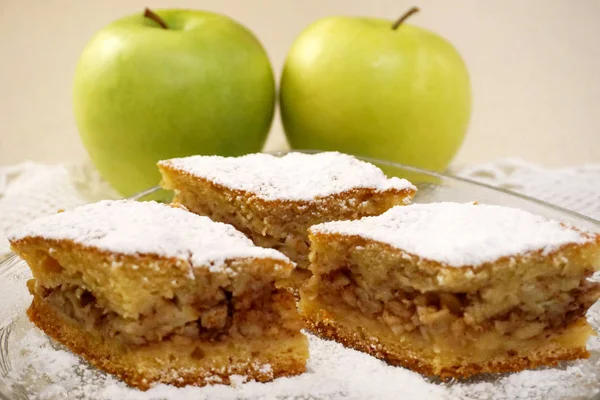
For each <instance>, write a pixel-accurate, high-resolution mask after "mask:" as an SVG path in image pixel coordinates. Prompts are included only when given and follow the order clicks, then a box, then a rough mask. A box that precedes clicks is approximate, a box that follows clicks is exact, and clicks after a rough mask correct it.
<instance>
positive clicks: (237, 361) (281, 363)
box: [27, 295, 308, 390]
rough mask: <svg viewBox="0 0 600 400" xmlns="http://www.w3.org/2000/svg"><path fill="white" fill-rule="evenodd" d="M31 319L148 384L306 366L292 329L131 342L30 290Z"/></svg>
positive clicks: (137, 383) (257, 376) (269, 375)
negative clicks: (85, 325) (84, 323)
mask: <svg viewBox="0 0 600 400" xmlns="http://www.w3.org/2000/svg"><path fill="white" fill-rule="evenodd" d="M27 315H28V316H29V319H30V320H31V321H32V322H33V323H34V324H35V325H36V326H37V327H38V328H40V329H41V330H43V331H44V332H45V333H46V334H47V335H48V336H50V337H51V338H52V339H54V340H56V341H57V342H59V343H61V344H62V345H64V346H66V347H67V348H68V349H69V350H71V351H72V352H73V353H76V354H79V355H81V356H82V357H83V358H85V359H86V360H87V361H88V362H89V363H90V364H91V365H93V366H95V367H96V368H99V369H102V370H104V371H106V372H109V373H111V374H114V375H116V376H118V377H119V378H120V379H122V380H123V381H125V382H126V383H127V384H129V385H130V386H134V387H137V388H139V389H141V390H146V389H148V388H150V387H151V385H152V383H154V382H162V383H168V384H171V385H174V386H186V385H196V386H204V385H209V384H229V383H230V380H229V379H230V376H232V375H240V376H244V377H247V378H248V379H249V380H256V381H258V382H267V381H270V380H273V379H274V378H276V377H280V376H291V375H297V374H300V373H302V372H304V371H305V370H306V365H305V364H306V359H307V358H308V341H307V338H306V336H304V335H303V334H301V333H299V332H296V333H294V334H291V335H287V334H281V335H280V336H278V337H275V338H273V339H272V340H269V341H265V340H264V339H261V338H255V339H251V340H247V339H233V338H228V339H226V340H223V341H218V342H215V341H211V340H198V339H193V338H190V337H186V336H180V335H174V336H171V337H169V338H168V340H164V341H161V342H157V343H153V344H150V345H146V346H138V347H130V346H127V345H124V344H123V343H120V342H118V341H114V340H112V339H109V338H106V337H105V336H102V335H99V334H97V333H96V332H94V331H90V330H87V329H82V327H81V325H79V324H78V323H76V322H73V321H71V320H69V319H66V318H64V316H63V315H62V314H61V313H60V312H57V310H56V309H55V308H53V307H51V306H50V305H48V304H47V303H45V302H43V301H41V300H40V299H39V297H38V296H35V295H34V299H33V303H32V304H31V306H30V307H29V309H28V310H27Z"/></svg>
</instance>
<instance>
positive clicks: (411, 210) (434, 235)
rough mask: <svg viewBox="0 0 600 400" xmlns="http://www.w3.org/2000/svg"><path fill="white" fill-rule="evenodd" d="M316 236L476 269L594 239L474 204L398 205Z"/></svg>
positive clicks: (318, 228)
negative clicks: (367, 242) (352, 238)
mask: <svg viewBox="0 0 600 400" xmlns="http://www.w3.org/2000/svg"><path fill="white" fill-rule="evenodd" d="M310 231H311V232H313V233H340V234H343V235H358V236H362V237H365V238H369V239H373V240H377V241H380V242H383V243H387V244H390V245H392V246H394V247H397V248H399V249H402V250H404V251H406V252H407V253H410V254H413V255H416V256H418V257H421V258H424V259H428V260H432V261H437V262H440V263H443V264H445V265H448V266H455V267H461V266H467V265H472V266H478V265H481V264H483V263H486V262H493V261H495V260H497V259H498V258H500V257H505V256H514V255H519V254H525V253H528V252H531V251H537V250H542V251H543V252H544V253H546V254H547V253H549V252H551V251H553V250H556V249H558V248H559V247H561V246H563V245H566V244H569V243H585V242H589V241H591V240H593V238H594V235H593V234H589V233H584V232H581V231H578V230H575V229H573V228H570V227H566V226H564V225H562V224H561V223H560V222H558V221H553V220H548V219H545V218H543V217H540V216H537V215H534V214H531V213H528V212H526V211H523V210H518V209H513V208H508V207H501V206H494V205H479V204H473V203H431V204H413V205H409V206H404V207H394V208H392V209H390V210H388V211H387V212H385V213H384V214H382V215H380V216H377V217H366V218H363V219H361V220H358V221H336V222H328V223H324V224H319V225H315V226H313V227H311V228H310Z"/></svg>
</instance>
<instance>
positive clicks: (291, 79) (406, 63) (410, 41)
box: [280, 8, 471, 170]
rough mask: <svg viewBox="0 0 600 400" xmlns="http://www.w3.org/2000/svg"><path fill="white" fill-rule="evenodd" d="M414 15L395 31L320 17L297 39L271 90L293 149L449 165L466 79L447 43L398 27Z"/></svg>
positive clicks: (462, 120)
mask: <svg viewBox="0 0 600 400" xmlns="http://www.w3.org/2000/svg"><path fill="white" fill-rule="evenodd" d="M417 11H418V9H417V8H412V9H411V10H409V11H408V12H407V13H406V14H404V15H403V16H402V17H401V18H399V19H398V20H396V22H391V21H387V20H384V19H375V18H357V17H329V18H324V19H321V20H319V21H317V22H315V23H313V24H312V25H310V26H309V27H308V28H307V29H306V30H305V31H304V32H302V33H301V35H300V36H299V37H298V38H297V40H296V41H295V42H294V44H293V46H292V48H291V50H290V51H289V54H288V56H287V59H286V62H285V66H284V69H283V73H282V76H281V87H280V106H281V117H282V122H283V127H284V130H285V133H286V136H287V138H288V140H289V142H290V145H291V146H292V147H293V148H304V149H319V150H338V151H342V152H346V153H351V154H356V155H362V156H369V157H375V158H381V159H385V160H392V161H397V162H400V163H404V164H409V165H415V166H419V167H424V168H429V169H433V170H442V169H444V168H445V167H446V166H447V165H448V164H449V162H450V161H451V160H452V158H453V156H454V155H455V153H456V152H457V151H458V149H459V147H460V145H461V143H462V142H463V139H464V136H465V133H466V131H467V126H468V122H469V117H470V113H471V86H470V81H469V74H468V72H467V68H466V66H465V63H464V62H463V60H462V58H461V56H460V55H459V53H458V52H457V51H456V49H455V48H454V47H453V46H452V45H451V44H450V43H449V42H448V41H446V40H445V39H443V38H442V37H440V36H438V35H436V34H434V33H432V32H430V31H428V30H425V29H423V28H419V27H417V26H412V25H409V24H407V23H406V19H407V18H408V17H409V16H411V15H412V14H414V13H415V12H417Z"/></svg>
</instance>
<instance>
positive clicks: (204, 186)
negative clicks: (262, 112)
mask: <svg viewBox="0 0 600 400" xmlns="http://www.w3.org/2000/svg"><path fill="white" fill-rule="evenodd" d="M158 167H159V169H160V171H161V173H162V177H163V178H162V185H163V187H165V188H167V189H172V190H174V191H175V198H174V202H176V203H180V204H183V205H185V206H186V207H187V208H188V209H189V210H190V211H192V212H195V213H197V214H200V215H207V216H209V217H210V218H211V219H213V220H216V221H221V222H226V223H229V224H231V225H233V226H235V227H236V228H237V229H238V230H240V231H242V232H244V233H245V234H246V235H247V236H248V237H249V238H251V239H252V241H253V242H254V243H255V244H257V245H259V246H262V247H268V248H274V249H277V250H279V251H281V252H282V253H284V254H285V255H287V256H288V257H290V258H291V259H292V260H293V261H295V262H296V263H297V264H298V267H299V268H301V269H302V268H306V267H307V266H308V253H309V242H308V235H307V229H308V228H309V227H310V226H312V225H315V224H318V223H321V222H326V221H333V220H349V219H358V218H361V217H364V216H368V215H379V214H381V213H383V212H384V211H386V210H388V209H389V208H391V207H393V206H396V205H402V204H407V203H409V202H410V200H411V198H412V196H413V195H414V192H415V190H416V188H415V187H414V186H413V185H411V184H410V183H409V182H408V181H406V180H403V179H398V178H389V179H388V178H386V176H385V175H384V174H383V172H382V171H381V170H380V169H378V168H377V167H375V166H374V165H371V164H368V163H365V162H362V161H359V160H357V159H356V158H354V157H351V156H348V155H344V154H339V153H319V154H314V155H309V154H301V153H290V154H287V155H285V156H283V157H275V156H271V155H267V154H252V155H248V156H244V157H239V158H225V157H212V156H211V157H202V156H194V157H188V158H182V159H173V160H166V161H161V162H160V163H159V164H158Z"/></svg>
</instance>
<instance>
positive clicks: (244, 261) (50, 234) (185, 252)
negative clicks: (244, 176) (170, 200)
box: [10, 200, 308, 390]
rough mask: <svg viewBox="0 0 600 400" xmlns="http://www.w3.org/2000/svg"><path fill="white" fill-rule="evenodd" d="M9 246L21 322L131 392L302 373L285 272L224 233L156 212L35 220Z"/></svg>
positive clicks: (119, 204) (304, 346)
mask: <svg viewBox="0 0 600 400" xmlns="http://www.w3.org/2000/svg"><path fill="white" fill-rule="evenodd" d="M10 241H11V246H12V248H13V250H14V251H15V252H17V253H18V254H19V255H20V256H21V257H22V258H23V259H24V260H25V261H27V263H28V264H29V266H30V268H31V271H32V273H33V278H34V279H32V280H31V281H29V282H28V286H29V290H30V292H31V294H32V295H33V302H32V304H31V306H30V308H29V310H28V312H27V313H28V315H29V318H30V320H31V321H32V322H33V323H34V324H35V325H37V326H38V327H39V328H40V329H41V330H43V331H44V332H46V333H47V334H48V335H49V336H50V337H52V338H53V339H55V340H56V341H57V342H59V343H61V344H63V345H65V346H66V347H68V348H69V349H70V350H71V351H73V352H74V353H76V354H79V355H80V356H82V357H83V358H84V359H86V360H87V361H89V362H90V363H91V364H92V365H94V366H96V367H98V368H100V369H102V370H105V371H107V372H109V373H112V374H114V375H116V376H118V377H119V378H121V379H123V380H124V381H125V382H126V383H128V384H129V385H131V386H135V387H138V388H140V389H143V390H145V389H147V388H148V387H149V386H150V385H151V384H152V383H153V382H162V383H168V384H172V385H176V386H183V385H187V384H192V385H199V386H201V385H205V384H209V383H225V384H227V383H229V376H231V375H234V374H235V375H242V376H246V377H248V378H249V379H255V380H257V381H261V382H262V381H268V380H271V379H273V378H275V377H278V376H287V375H295V374H298V373H301V372H303V371H304V370H305V363H306V360H307V357H308V341H307V339H306V337H305V336H304V335H303V334H302V333H301V332H300V329H301V328H302V320H301V319H300V316H299V315H298V312H297V309H296V306H295V299H294V296H293V294H292V293H290V292H289V291H288V290H284V289H281V288H279V287H278V282H279V281H281V280H285V279H287V278H288V276H289V274H290V273H291V271H292V269H293V268H294V265H293V263H292V262H291V261H290V260H289V259H288V258H287V257H285V256H284V255H283V254H281V253H279V252H277V251H275V250H272V249H264V248H260V247H257V246H254V244H253V243H252V242H251V241H250V240H249V239H248V238H247V237H246V236H244V235H243V234H242V233H240V232H238V231H236V230H235V229H234V228H233V227H232V226H230V225H226V224H222V223H218V222H213V221H211V220H210V219H208V218H206V217H202V216H198V215H195V214H192V213H189V212H187V211H185V210H184V209H181V208H175V207H171V206H167V205H163V204H159V203H155V202H143V203H142V202H134V201H126V200H122V201H102V202H99V203H95V204H91V205H86V206H83V207H79V208H76V209H75V210H73V211H67V212H63V213H59V214H55V215H52V216H49V217H45V218H42V219H38V220H36V221H34V222H32V223H31V224H29V225H27V226H25V227H23V228H21V229H19V230H18V231H16V232H13V234H12V236H11V238H10Z"/></svg>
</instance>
